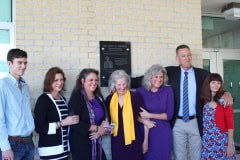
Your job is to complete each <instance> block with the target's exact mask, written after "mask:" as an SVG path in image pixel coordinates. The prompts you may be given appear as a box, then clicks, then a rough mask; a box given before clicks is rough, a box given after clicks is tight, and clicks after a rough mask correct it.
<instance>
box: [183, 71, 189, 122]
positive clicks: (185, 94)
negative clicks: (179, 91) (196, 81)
mask: <svg viewBox="0 0 240 160" xmlns="http://www.w3.org/2000/svg"><path fill="white" fill-rule="evenodd" d="M184 74H185V76H184V80H183V121H184V122H187V121H188V120H189V104H188V72H184Z"/></svg>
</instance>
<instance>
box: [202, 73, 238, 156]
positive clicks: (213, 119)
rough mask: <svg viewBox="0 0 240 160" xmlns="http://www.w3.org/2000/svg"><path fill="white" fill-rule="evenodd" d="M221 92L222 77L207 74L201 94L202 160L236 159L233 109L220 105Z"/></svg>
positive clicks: (215, 74)
mask: <svg viewBox="0 0 240 160" xmlns="http://www.w3.org/2000/svg"><path fill="white" fill-rule="evenodd" d="M223 92H224V91H223V80H222V77H221V76H220V75H219V74H217V73H212V74H209V75H208V77H207V78H206V79H205V81H204V84H203V88H202V93H201V98H202V100H203V102H204V107H203V137H202V143H203V144H202V160H209V159H213V160H214V159H217V160H220V159H221V160H225V159H229V160H235V159H236V154H235V146H234V142H233V131H234V120H233V109H232V106H226V107H224V106H223V105H222V103H221V96H222V94H223Z"/></svg>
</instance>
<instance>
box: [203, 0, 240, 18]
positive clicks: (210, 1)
mask: <svg viewBox="0 0 240 160" xmlns="http://www.w3.org/2000/svg"><path fill="white" fill-rule="evenodd" d="M201 2H202V15H203V16H220V17H223V14H222V13H221V10H222V8H223V7H224V6H225V5H227V4H229V3H231V2H237V3H240V0H201Z"/></svg>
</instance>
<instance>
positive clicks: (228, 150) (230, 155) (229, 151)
mask: <svg viewBox="0 0 240 160" xmlns="http://www.w3.org/2000/svg"><path fill="white" fill-rule="evenodd" d="M232 155H233V146H232V145H230V146H229V145H228V146H227V152H226V157H227V158H230V157H232Z"/></svg>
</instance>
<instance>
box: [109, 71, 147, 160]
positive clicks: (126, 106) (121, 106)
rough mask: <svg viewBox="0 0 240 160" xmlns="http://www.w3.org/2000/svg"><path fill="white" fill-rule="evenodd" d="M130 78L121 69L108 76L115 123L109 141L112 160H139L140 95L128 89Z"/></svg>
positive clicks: (112, 115) (112, 118)
mask: <svg viewBox="0 0 240 160" xmlns="http://www.w3.org/2000/svg"><path fill="white" fill-rule="evenodd" d="M129 86H130V78H129V76H128V75H127V73H126V72H125V71H123V70H116V71H114V72H113V73H112V74H111V76H110V78H109V88H110V90H111V92H112V94H111V95H109V96H108V97H107V104H108V106H109V110H110V118H111V122H112V123H115V128H114V130H113V134H112V138H111V142H112V144H111V145H112V159H113V160H127V159H131V160H141V159H142V158H141V156H142V149H141V146H142V143H141V141H142V140H141V137H140V130H139V129H140V128H139V122H138V115H139V112H140V107H143V101H142V99H141V97H140V96H139V95H138V94H136V93H133V92H130V91H129Z"/></svg>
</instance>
